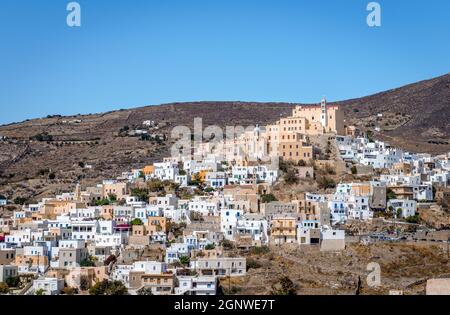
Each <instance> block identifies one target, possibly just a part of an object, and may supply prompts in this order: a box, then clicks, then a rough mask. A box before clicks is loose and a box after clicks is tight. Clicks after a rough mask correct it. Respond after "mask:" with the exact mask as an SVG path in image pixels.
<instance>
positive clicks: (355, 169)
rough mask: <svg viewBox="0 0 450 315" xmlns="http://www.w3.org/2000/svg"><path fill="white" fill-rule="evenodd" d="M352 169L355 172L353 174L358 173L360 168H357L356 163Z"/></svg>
mask: <svg viewBox="0 0 450 315" xmlns="http://www.w3.org/2000/svg"><path fill="white" fill-rule="evenodd" d="M351 171H352V174H353V175H356V174H358V169H357V168H356V166H355V165H353V166H352V168H351Z"/></svg>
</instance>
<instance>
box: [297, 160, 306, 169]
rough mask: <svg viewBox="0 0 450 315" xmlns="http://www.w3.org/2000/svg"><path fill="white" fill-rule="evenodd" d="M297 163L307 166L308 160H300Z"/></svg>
mask: <svg viewBox="0 0 450 315" xmlns="http://www.w3.org/2000/svg"><path fill="white" fill-rule="evenodd" d="M297 164H298V166H301V167H303V166H306V162H305V161H304V160H299V161H298V163H297Z"/></svg>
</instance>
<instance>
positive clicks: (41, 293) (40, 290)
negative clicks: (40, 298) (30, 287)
mask: <svg viewBox="0 0 450 315" xmlns="http://www.w3.org/2000/svg"><path fill="white" fill-rule="evenodd" d="M34 294H35V295H45V290H44V289H39V290H37V291H36V292H34Z"/></svg>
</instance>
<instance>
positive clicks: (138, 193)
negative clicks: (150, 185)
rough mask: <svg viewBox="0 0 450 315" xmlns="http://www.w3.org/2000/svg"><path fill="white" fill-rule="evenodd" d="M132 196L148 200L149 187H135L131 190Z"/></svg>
mask: <svg viewBox="0 0 450 315" xmlns="http://www.w3.org/2000/svg"><path fill="white" fill-rule="evenodd" d="M131 196H133V197H136V198H139V200H141V201H148V189H145V188H134V189H132V190H131Z"/></svg>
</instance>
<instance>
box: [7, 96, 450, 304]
mask: <svg viewBox="0 0 450 315" xmlns="http://www.w3.org/2000/svg"><path fill="white" fill-rule="evenodd" d="M156 124H157V123H156V122H155V121H153V120H151V118H150V119H149V118H148V117H144V118H143V126H154V125H156ZM137 132H138V133H143V132H142V131H137ZM161 138H164V135H162V136H161ZM375 138H376V135H374V134H372V133H368V132H364V131H362V130H358V129H357V128H356V127H354V126H348V125H346V121H345V117H344V114H343V111H342V109H341V108H340V107H339V106H337V105H328V104H327V102H326V100H325V99H323V100H322V101H321V103H320V104H318V105H311V106H297V107H295V109H294V110H293V112H292V115H291V116H289V117H283V118H280V120H278V121H277V122H275V123H273V124H270V125H267V126H254V127H252V128H251V129H248V130H246V131H244V132H242V133H241V134H239V135H237V136H234V137H233V138H232V139H231V140H230V139H227V140H226V141H225V140H224V141H219V142H213V141H209V140H208V139H206V141H204V140H205V139H202V140H203V141H202V143H199V144H196V143H195V142H194V144H193V145H192V144H190V145H189V144H187V145H185V146H184V147H183V149H184V150H181V148H180V150H179V151H177V150H173V151H172V155H171V156H168V157H166V158H164V159H163V160H162V161H159V162H156V163H153V164H151V165H147V166H145V167H143V168H140V169H132V170H129V171H127V172H124V173H122V174H121V175H120V176H119V177H117V178H113V179H104V180H103V182H101V183H98V184H97V185H94V186H86V185H83V183H82V182H74V185H75V184H76V188H75V190H74V191H69V192H66V193H62V194H59V195H56V196H53V197H49V198H43V199H42V200H40V202H38V203H36V204H24V205H23V206H22V208H21V209H20V210H17V211H14V212H13V213H12V215H11V216H5V215H3V216H2V217H0V294H20V295H60V294H84V295H87V294H91V295H102V294H110V295H120V294H131V295H218V294H233V292H232V290H230V289H229V288H228V286H227V281H233V280H234V279H237V278H240V277H245V276H246V275H247V273H248V271H249V269H251V268H254V265H255V261H254V259H253V258H252V259H251V260H249V258H248V256H247V255H246V253H250V252H256V251H269V250H271V249H273V248H281V249H282V248H283V246H290V247H292V246H294V247H298V248H316V249H317V250H319V251H320V252H333V253H339V252H341V251H343V250H345V248H346V247H347V246H348V245H349V244H350V243H358V244H368V243H373V242H405V241H411V242H414V241H431V242H436V243H448V242H449V238H450V230H449V229H448V228H449V226H439V224H438V223H439V222H431V221H430V222H426V224H425V223H424V222H423V220H421V218H420V217H419V212H420V211H421V210H423V211H425V212H427V211H428V212H432V211H436V212H442V213H446V212H448V207H449V204H450V187H449V183H450V153H449V154H447V155H441V156H432V155H430V154H416V153H410V152H406V151H403V150H402V149H400V148H395V147H391V146H390V145H389V144H388V143H386V142H382V141H379V140H375ZM189 143H190V142H189ZM186 148H187V150H186ZM174 152H177V153H176V154H174ZM299 187H300V188H299ZM7 197H8V196H0V207H4V206H6V205H8V204H10V203H12V202H13V201H11V200H8V198H7ZM430 220H431V219H430ZM375 223H376V224H375ZM380 225H381V226H385V227H386V228H379V226H380ZM392 227H393V228H392ZM286 278H287V280H286V279H285V280H286V281H290V280H289V279H288V275H286ZM270 285H271V284H268V286H270ZM277 288H278V287H277V286H276V285H275V286H274V290H276V289H277ZM283 288H284V286H283ZM279 290H282V289H279ZM234 293H235V292H234Z"/></svg>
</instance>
